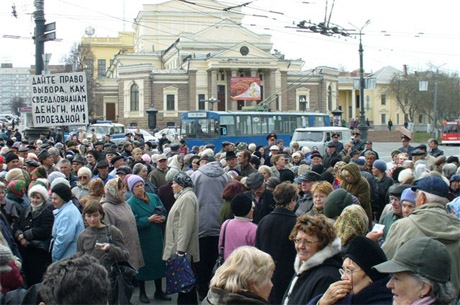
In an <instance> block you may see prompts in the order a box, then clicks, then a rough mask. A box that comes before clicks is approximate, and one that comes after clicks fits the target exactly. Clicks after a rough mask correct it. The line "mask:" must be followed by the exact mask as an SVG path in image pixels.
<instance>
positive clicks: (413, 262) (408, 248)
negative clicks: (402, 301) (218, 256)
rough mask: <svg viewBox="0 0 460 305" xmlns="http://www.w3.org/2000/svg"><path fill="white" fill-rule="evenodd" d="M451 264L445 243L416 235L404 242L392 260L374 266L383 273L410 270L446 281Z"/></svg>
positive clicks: (433, 278) (448, 277) (438, 280)
mask: <svg viewBox="0 0 460 305" xmlns="http://www.w3.org/2000/svg"><path fill="white" fill-rule="evenodd" d="M450 266H451V261H450V256H449V253H448V252H447V249H446V246H444V244H443V243H441V242H439V241H437V240H434V239H432V238H430V237H416V238H413V239H411V240H409V241H407V242H406V243H405V244H403V245H402V246H401V248H399V249H398V250H397V251H396V254H395V256H394V257H393V259H392V260H389V261H387V262H384V263H381V264H378V265H376V266H374V268H375V269H376V270H377V271H378V272H381V273H398V272H404V271H409V272H413V273H415V274H419V275H421V276H423V277H426V278H428V279H430V280H432V281H436V282H441V283H445V282H447V281H449V279H450Z"/></svg>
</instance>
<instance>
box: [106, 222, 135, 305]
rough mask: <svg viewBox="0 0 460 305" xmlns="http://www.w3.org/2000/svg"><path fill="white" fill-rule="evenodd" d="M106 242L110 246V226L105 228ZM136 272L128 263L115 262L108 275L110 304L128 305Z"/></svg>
mask: <svg viewBox="0 0 460 305" xmlns="http://www.w3.org/2000/svg"><path fill="white" fill-rule="evenodd" d="M106 234H107V241H108V242H109V243H110V244H112V234H111V229H110V225H108V226H106ZM136 275H137V270H136V269H135V268H134V267H133V266H131V265H130V264H129V263H128V262H115V263H113V264H112V266H111V268H110V273H109V279H110V296H109V303H110V304H129V300H130V299H131V296H132V295H133V293H134V286H133V279H134V277H135V276H136Z"/></svg>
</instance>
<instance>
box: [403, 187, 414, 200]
mask: <svg viewBox="0 0 460 305" xmlns="http://www.w3.org/2000/svg"><path fill="white" fill-rule="evenodd" d="M415 199H416V196H415V192H414V191H413V190H411V189H410V188H407V189H405V190H404V191H403V192H402V195H401V202H403V201H409V202H411V203H415Z"/></svg>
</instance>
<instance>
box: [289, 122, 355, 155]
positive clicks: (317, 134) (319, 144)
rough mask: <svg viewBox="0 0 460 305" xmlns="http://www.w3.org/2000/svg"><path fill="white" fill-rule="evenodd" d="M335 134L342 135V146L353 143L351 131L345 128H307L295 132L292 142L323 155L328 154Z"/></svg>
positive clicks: (340, 139)
mask: <svg viewBox="0 0 460 305" xmlns="http://www.w3.org/2000/svg"><path fill="white" fill-rule="evenodd" d="M333 133H338V134H339V135H340V138H339V141H340V142H342V144H345V143H348V142H350V141H351V132H350V129H348V128H345V127H335V126H328V127H306V128H297V129H296V130H294V134H293V135H292V140H291V143H292V142H293V141H296V142H297V143H299V146H300V147H303V146H307V147H308V148H310V150H318V151H319V152H320V153H321V154H324V153H325V152H326V147H327V143H329V142H330V141H331V136H332V134H333Z"/></svg>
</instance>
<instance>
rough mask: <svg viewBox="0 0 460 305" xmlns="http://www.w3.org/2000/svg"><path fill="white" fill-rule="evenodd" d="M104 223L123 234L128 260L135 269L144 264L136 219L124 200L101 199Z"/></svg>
mask: <svg viewBox="0 0 460 305" xmlns="http://www.w3.org/2000/svg"><path fill="white" fill-rule="evenodd" d="M102 207H103V208H104V213H105V216H104V223H105V224H107V225H108V224H111V225H113V226H115V227H117V228H118V229H119V230H120V231H121V233H122V234H123V240H124V242H125V245H126V248H127V249H128V252H129V259H128V262H129V263H130V264H131V265H132V266H133V267H134V268H136V269H139V268H141V267H143V266H144V257H143V256H142V250H141V243H140V242H139V235H138V234H137V226H136V219H135V218H134V214H133V211H132V210H131V208H130V206H129V205H128V204H127V203H126V202H125V201H123V202H121V203H119V202H111V201H109V200H107V199H103V200H102Z"/></svg>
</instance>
